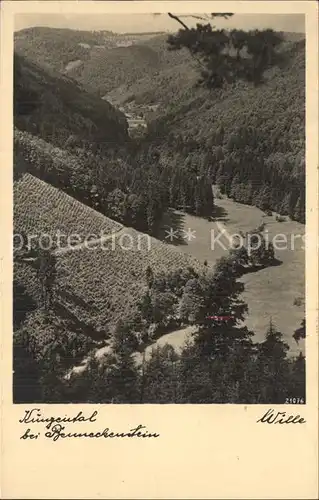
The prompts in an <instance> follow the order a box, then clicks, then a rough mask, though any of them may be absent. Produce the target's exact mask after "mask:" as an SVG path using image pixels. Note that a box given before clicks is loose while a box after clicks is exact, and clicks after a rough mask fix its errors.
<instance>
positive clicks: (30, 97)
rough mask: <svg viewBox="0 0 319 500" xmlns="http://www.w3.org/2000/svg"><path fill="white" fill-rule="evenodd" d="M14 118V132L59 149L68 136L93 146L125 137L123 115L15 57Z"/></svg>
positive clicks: (71, 82) (67, 81) (65, 80)
mask: <svg viewBox="0 0 319 500" xmlns="http://www.w3.org/2000/svg"><path fill="white" fill-rule="evenodd" d="M14 118H15V126H16V127H17V128H18V129H20V130H22V131H28V132H30V133H32V134H33V135H38V136H41V137H42V138H43V139H45V140H49V141H50V142H52V143H54V144H57V145H60V146H63V145H64V143H65V141H66V140H67V139H68V138H69V137H70V135H73V136H74V139H75V140H78V141H82V140H83V141H87V142H91V143H97V144H100V143H101V142H103V143H109V144H115V143H122V142H123V141H125V140H126V139H127V138H128V136H127V122H126V119H125V116H124V115H123V114H122V113H121V112H119V111H118V110H116V109H115V108H113V107H112V106H111V105H110V104H109V103H108V102H106V101H102V100H101V99H99V98H98V97H97V96H95V95H92V94H90V93H88V92H86V91H85V90H84V89H83V88H82V87H81V86H80V85H79V84H78V83H76V82H75V81H74V80H71V79H70V78H68V77H66V76H63V75H59V74H56V73H54V72H52V71H49V70H44V69H43V68H41V67H40V66H38V65H36V64H34V63H32V62H30V61H29V60H27V59H26V58H24V57H22V56H20V55H18V54H15V59H14Z"/></svg>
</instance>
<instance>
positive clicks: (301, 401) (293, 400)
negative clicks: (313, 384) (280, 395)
mask: <svg viewBox="0 0 319 500" xmlns="http://www.w3.org/2000/svg"><path fill="white" fill-rule="evenodd" d="M304 402H305V401H304V399H303V398H286V404H301V405H302V404H304Z"/></svg>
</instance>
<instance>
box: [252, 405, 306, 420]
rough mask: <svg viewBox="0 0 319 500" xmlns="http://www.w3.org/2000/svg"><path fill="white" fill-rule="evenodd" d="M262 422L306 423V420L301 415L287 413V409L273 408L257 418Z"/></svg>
mask: <svg viewBox="0 0 319 500" xmlns="http://www.w3.org/2000/svg"><path fill="white" fill-rule="evenodd" d="M258 422H260V423H262V424H305V423H306V420H305V419H304V418H303V417H301V416H300V415H287V412H285V411H277V412H276V411H275V410H272V409H271V408H270V409H269V410H267V411H266V413H265V414H264V415H263V416H262V417H261V418H260V419H258V420H257V423H258Z"/></svg>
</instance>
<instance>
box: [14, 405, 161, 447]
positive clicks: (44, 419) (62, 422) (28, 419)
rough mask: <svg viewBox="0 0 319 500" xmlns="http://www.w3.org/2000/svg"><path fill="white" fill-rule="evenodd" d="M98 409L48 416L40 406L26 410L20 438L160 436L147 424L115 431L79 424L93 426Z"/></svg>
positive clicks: (53, 439) (54, 439)
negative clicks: (147, 427)
mask: <svg viewBox="0 0 319 500" xmlns="http://www.w3.org/2000/svg"><path fill="white" fill-rule="evenodd" d="M98 414H99V413H98V411H96V410H95V411H93V412H92V413H91V414H88V415H85V414H84V413H83V412H82V411H80V412H78V413H77V414H76V415H74V416H68V415H64V416H63V417H62V416H55V417H53V416H46V415H43V414H42V413H41V410H40V409H39V408H33V409H32V410H25V414H24V415H23V417H22V418H20V419H19V423H20V424H26V426H27V427H26V428H25V429H24V431H23V432H22V434H21V436H20V439H22V440H25V441H29V440H36V439H39V438H41V437H42V438H45V439H51V440H52V441H53V442H56V441H58V440H60V439H62V440H63V439H76V438H83V439H84V438H92V439H94V438H158V437H159V436H160V434H158V433H156V432H152V433H151V432H149V431H148V430H147V429H146V426H145V425H141V424H139V425H137V426H136V427H134V428H132V429H128V430H126V431H124V432H123V431H120V432H115V431H112V430H111V429H109V427H104V428H103V427H102V428H101V429H100V430H98V431H95V430H94V431H91V432H90V431H89V432H87V431H84V432H83V429H82V427H81V428H79V426H78V425H77V424H82V425H83V424H85V426H88V425H89V426H91V424H94V423H95V422H97V420H98Z"/></svg>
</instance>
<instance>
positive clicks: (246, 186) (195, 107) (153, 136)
mask: <svg viewBox="0 0 319 500" xmlns="http://www.w3.org/2000/svg"><path fill="white" fill-rule="evenodd" d="M304 50H305V42H304V40H302V41H296V42H291V43H288V44H287V45H286V47H285V56H286V63H285V65H284V67H281V68H272V69H271V70H270V71H269V72H268V75H267V83H266V84H264V85H262V86H258V87H254V86H251V85H246V84H243V83H238V84H237V85H236V86H232V87H230V88H229V89H224V90H220V91H216V90H213V91H208V90H204V89H202V88H201V89H198V91H197V92H195V93H194V91H193V90H192V86H191V84H190V83H189V82H188V83H187V84H186V85H185V86H182V85H181V86H180V90H179V91H178V90H177V86H176V82H180V83H182V80H183V73H181V69H180V67H177V68H176V70H171V72H170V73H168V72H166V73H165V74H163V75H162V80H159V83H158V87H157V88H154V86H153V88H152V90H151V89H150V86H149V87H148V86H147V85H148V83H147V82H148V80H146V86H144V83H145V82H143V80H142V81H140V82H139V89H140V93H139V90H138V88H137V85H136V86H135V87H133V96H131V98H130V99H132V98H134V99H135V100H136V101H141V100H143V99H145V100H146V102H150V103H158V104H159V105H160V108H159V111H158V114H159V116H158V118H157V119H154V120H153V121H152V122H151V123H150V124H149V135H148V137H146V138H145V144H146V145H145V147H146V148H147V147H148V144H149V142H152V144H153V147H154V144H157V148H158V152H159V154H160V156H167V155H168V156H169V157H170V161H171V162H172V163H178V164H180V165H182V164H183V165H188V164H190V163H191V165H192V169H193V170H195V171H196V172H197V173H200V174H204V175H206V176H208V177H209V178H210V179H211V180H212V182H213V183H217V184H218V185H219V186H220V188H221V190H222V192H224V193H226V194H227V195H228V196H231V197H233V198H234V199H235V200H236V201H239V202H242V203H247V204H253V205H256V206H258V207H260V208H262V209H264V210H267V209H272V210H275V211H277V212H280V213H281V214H288V215H290V216H291V217H292V218H294V219H296V220H298V221H301V222H304V220H305V194H304V189H305V136H304V134H305V132H304V131H305V53H304ZM193 79H194V80H195V75H194V72H193ZM194 80H193V81H194ZM170 82H171V83H170Z"/></svg>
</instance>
